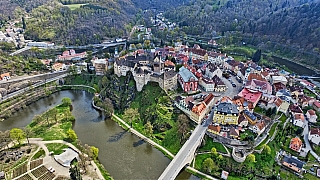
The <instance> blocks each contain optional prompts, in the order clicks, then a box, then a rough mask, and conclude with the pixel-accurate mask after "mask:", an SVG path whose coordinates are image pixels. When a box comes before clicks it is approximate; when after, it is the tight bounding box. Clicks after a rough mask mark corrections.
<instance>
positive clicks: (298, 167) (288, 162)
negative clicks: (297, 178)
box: [281, 156, 305, 173]
mask: <svg viewBox="0 0 320 180" xmlns="http://www.w3.org/2000/svg"><path fill="white" fill-rule="evenodd" d="M281 164H282V165H283V166H285V167H287V168H289V169H291V170H293V171H294V172H296V173H301V172H302V168H303V165H304V164H305V163H304V162H302V161H300V160H299V159H297V158H295V157H292V156H291V157H289V156H284V157H283V160H282V163H281Z"/></svg>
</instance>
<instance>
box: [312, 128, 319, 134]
mask: <svg viewBox="0 0 320 180" xmlns="http://www.w3.org/2000/svg"><path fill="white" fill-rule="evenodd" d="M313 134H318V135H319V136H320V129H319V128H312V129H311V130H310V135H313Z"/></svg>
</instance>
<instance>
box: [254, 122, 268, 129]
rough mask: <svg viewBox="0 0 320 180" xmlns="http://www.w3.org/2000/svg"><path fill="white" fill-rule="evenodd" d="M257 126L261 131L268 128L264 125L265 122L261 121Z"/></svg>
mask: <svg viewBox="0 0 320 180" xmlns="http://www.w3.org/2000/svg"><path fill="white" fill-rule="evenodd" d="M256 126H257V127H258V128H259V129H260V131H261V130H262V129H263V128H264V127H266V124H265V123H264V121H260V122H258V123H257V124H256Z"/></svg>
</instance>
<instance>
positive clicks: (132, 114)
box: [123, 108, 140, 127]
mask: <svg viewBox="0 0 320 180" xmlns="http://www.w3.org/2000/svg"><path fill="white" fill-rule="evenodd" d="M123 118H124V119H126V120H129V122H130V126H131V127H132V122H133V121H135V120H136V119H140V114H139V112H138V109H136V108H129V109H126V110H125V111H124V115H123Z"/></svg>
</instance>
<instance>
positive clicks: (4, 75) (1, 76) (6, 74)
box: [0, 73, 11, 81]
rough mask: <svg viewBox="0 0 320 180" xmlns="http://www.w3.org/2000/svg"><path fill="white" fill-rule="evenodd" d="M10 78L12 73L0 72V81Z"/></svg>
mask: <svg viewBox="0 0 320 180" xmlns="http://www.w3.org/2000/svg"><path fill="white" fill-rule="evenodd" d="M9 79H11V77H10V73H4V74H0V81H8V80H9Z"/></svg>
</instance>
